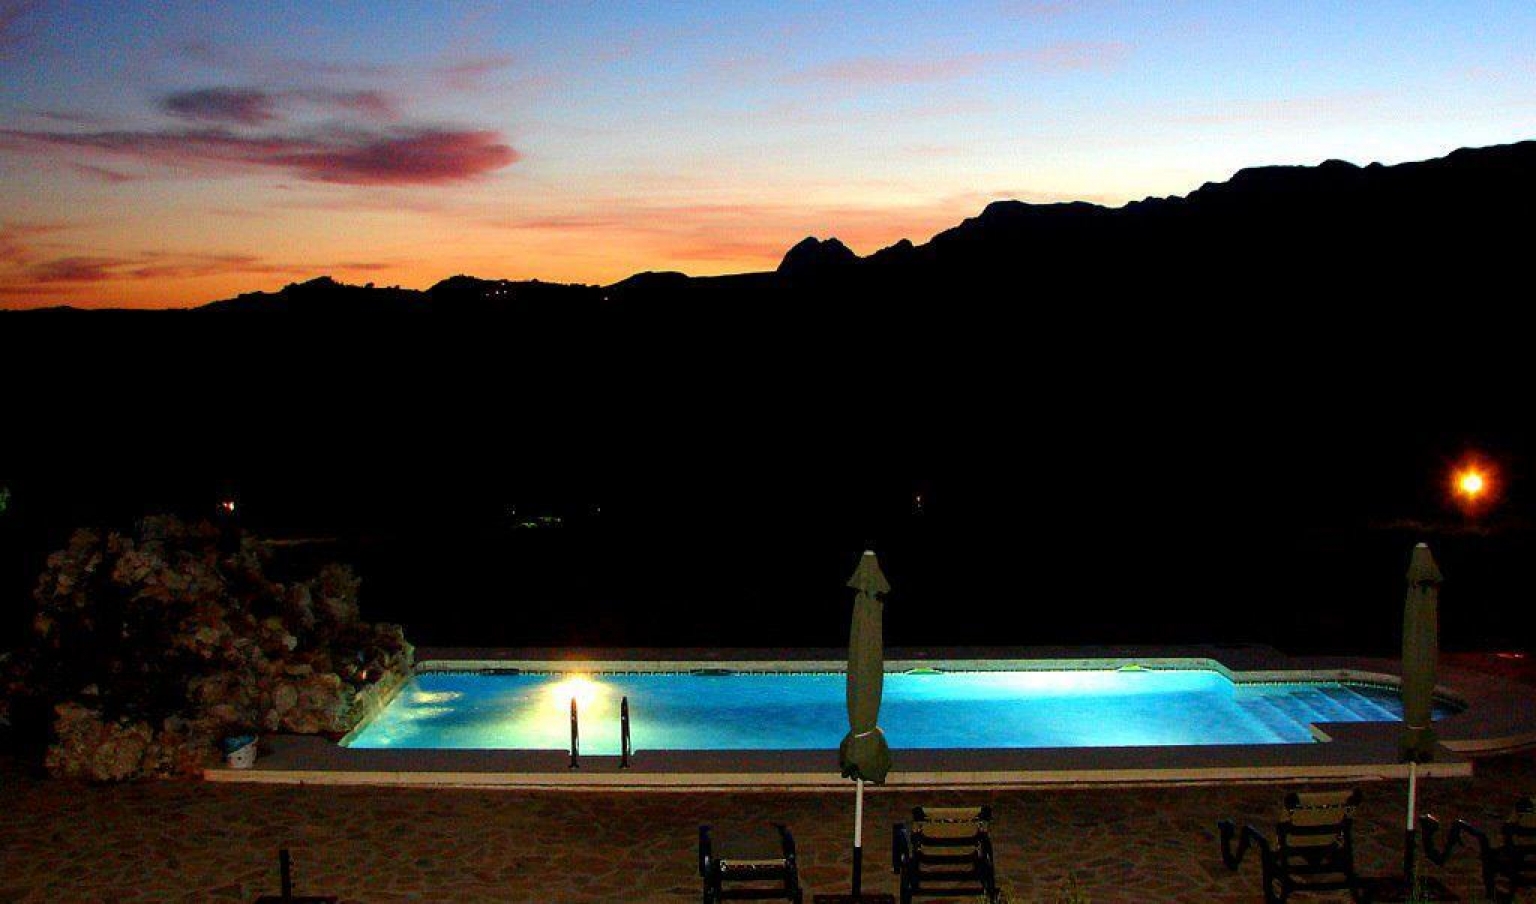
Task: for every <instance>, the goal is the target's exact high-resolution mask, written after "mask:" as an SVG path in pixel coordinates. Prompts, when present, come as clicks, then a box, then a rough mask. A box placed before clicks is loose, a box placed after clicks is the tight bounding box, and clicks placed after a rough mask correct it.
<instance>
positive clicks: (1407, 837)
mask: <svg viewBox="0 0 1536 904" xmlns="http://www.w3.org/2000/svg"><path fill="white" fill-rule="evenodd" d="M1418 792H1419V764H1418V761H1416V760H1409V761H1408V822H1407V824H1406V825H1404V826H1403V880H1404V881H1405V882H1407V883H1408V890H1409V891H1410V892H1411V891H1412V890H1413V878H1414V859H1415V858H1414V856H1413V855H1414V844H1413V842H1414V835H1415V832H1414V825H1413V823H1414V811H1415V810H1417V809H1418V803H1419V801H1418Z"/></svg>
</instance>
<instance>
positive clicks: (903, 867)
mask: <svg viewBox="0 0 1536 904" xmlns="http://www.w3.org/2000/svg"><path fill="white" fill-rule="evenodd" d="M991 825H992V810H991V808H990V807H917V808H915V809H914V810H913V811H912V822H911V823H910V824H908V823H897V824H896V827H895V831H894V832H893V833H892V839H891V866H892V868H893V869H894V870H895V872H897V873H898V874H900V876H901V904H911V901H912V898H913V896H915V895H946V896H953V895H986V897H987V900H988V901H989V902H991V901H996V900H997V871H996V868H995V867H994V865H993V862H992V836H991Z"/></svg>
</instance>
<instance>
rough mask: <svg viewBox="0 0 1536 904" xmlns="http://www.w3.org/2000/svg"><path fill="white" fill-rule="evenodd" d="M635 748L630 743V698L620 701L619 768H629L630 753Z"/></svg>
mask: <svg viewBox="0 0 1536 904" xmlns="http://www.w3.org/2000/svg"><path fill="white" fill-rule="evenodd" d="M631 753H634V748H633V747H631V746H630V743H629V698H628V697H625V698H623V699H622V700H620V701H619V768H620V769H628V768H629V755H630V754H631Z"/></svg>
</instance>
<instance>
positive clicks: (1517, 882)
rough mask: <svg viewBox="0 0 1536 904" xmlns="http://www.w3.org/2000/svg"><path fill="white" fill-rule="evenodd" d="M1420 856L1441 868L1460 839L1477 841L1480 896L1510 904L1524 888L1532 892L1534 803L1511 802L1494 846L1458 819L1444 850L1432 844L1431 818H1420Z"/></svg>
mask: <svg viewBox="0 0 1536 904" xmlns="http://www.w3.org/2000/svg"><path fill="white" fill-rule="evenodd" d="M1419 825H1420V826H1422V828H1423V834H1424V854H1425V856H1427V857H1428V858H1429V859H1430V861H1431V862H1433V863H1435V864H1437V865H1443V864H1444V863H1445V861H1446V860H1447V859H1449V858H1450V856H1451V852H1452V851H1454V850H1455V849H1456V846H1457V845H1459V844H1460V843H1461V836H1462V835H1471V836H1472V837H1473V838H1475V839H1477V851H1478V856H1479V857H1480V858H1481V859H1482V861H1483V893H1484V894H1486V895H1487V896H1488V899H1489V900H1490V901H1495V902H1507V901H1513V900H1514V899H1515V895H1516V894H1517V893H1518V892H1519V891H1520V890H1521V889H1526V888H1536V799H1532V798H1529V797H1526V798H1522V799H1520V800H1518V801H1516V802H1515V806H1514V809H1513V810H1512V811H1511V812H1510V814H1509V818H1507V819H1506V820H1504V825H1503V826H1502V827H1500V830H1499V835H1500V843H1499V844H1497V845H1495V844H1494V843H1493V841H1492V840H1491V839H1490V838H1489V837H1488V835H1487V833H1485V832H1483V831H1481V830H1479V829H1478V828H1476V827H1475V826H1473V825H1472V824H1471V823H1469V822H1467V821H1466V820H1464V819H1458V820H1456V822H1455V823H1453V824H1452V825H1451V830H1450V831H1449V832H1448V833H1446V836H1445V846H1444V847H1439V846H1437V845H1436V844H1435V838H1436V836H1438V835H1439V834H1440V821H1439V820H1438V819H1436V818H1435V817H1434V816H1431V815H1427V814H1426V815H1425V816H1422V817H1420V819H1419Z"/></svg>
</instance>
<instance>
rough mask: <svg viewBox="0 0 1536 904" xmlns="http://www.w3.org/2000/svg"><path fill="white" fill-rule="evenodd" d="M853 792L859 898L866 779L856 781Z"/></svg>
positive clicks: (855, 882)
mask: <svg viewBox="0 0 1536 904" xmlns="http://www.w3.org/2000/svg"><path fill="white" fill-rule="evenodd" d="M855 785H856V787H857V789H858V790H856V791H854V792H853V897H854V899H855V900H857V899H858V898H859V897H860V896H861V895H862V894H863V892H862V891H861V888H860V887H861V886H862V885H863V880H864V780H863V779H862V778H861V779H858V780H857V781H856V782H855Z"/></svg>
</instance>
